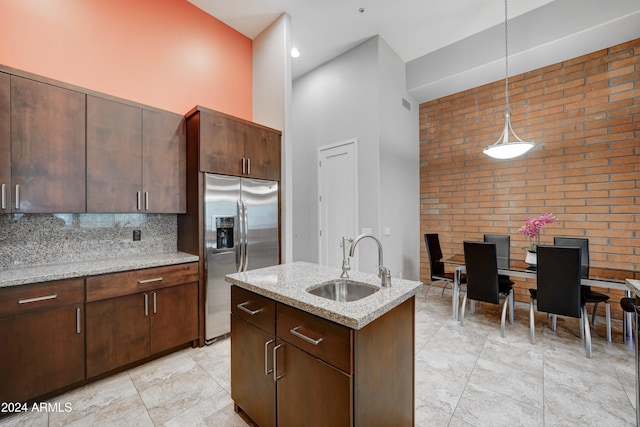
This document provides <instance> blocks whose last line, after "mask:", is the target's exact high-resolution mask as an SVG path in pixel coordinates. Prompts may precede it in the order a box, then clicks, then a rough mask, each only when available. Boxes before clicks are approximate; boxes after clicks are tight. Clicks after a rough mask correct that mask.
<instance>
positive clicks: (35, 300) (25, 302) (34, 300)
mask: <svg viewBox="0 0 640 427" xmlns="http://www.w3.org/2000/svg"><path fill="white" fill-rule="evenodd" d="M56 298H58V294H51V295H46V296H43V297H36V298H26V299H19V300H18V304H28V303H30V302H39V301H46V300H48V299H56Z"/></svg>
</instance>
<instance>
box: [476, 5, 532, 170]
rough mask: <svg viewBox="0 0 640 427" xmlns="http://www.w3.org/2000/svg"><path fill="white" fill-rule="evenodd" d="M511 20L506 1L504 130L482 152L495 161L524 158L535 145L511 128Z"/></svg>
mask: <svg viewBox="0 0 640 427" xmlns="http://www.w3.org/2000/svg"><path fill="white" fill-rule="evenodd" d="M508 28H509V19H508V12H507V0H505V1H504V50H505V56H504V63H505V80H504V98H505V104H506V105H505V111H506V112H505V114H504V129H503V130H502V135H500V138H498V140H497V141H496V142H495V143H493V145H489V146H488V147H486V148H485V149H484V150H482V152H483V153H484V154H486V155H487V156H489V157H493V158H494V159H500V160H505V159H513V158H515V157H518V156H522V155H523V154H524V153H526V152H527V151H529V150H531V149H532V148H533V147H534V146H535V143H534V142H532V141H523V140H521V139H520V138H518V135H516V133H515V132H514V131H513V128H512V127H511V115H510V114H509V30H508ZM509 133H511V134H513V137H514V138H515V140H514V141H509Z"/></svg>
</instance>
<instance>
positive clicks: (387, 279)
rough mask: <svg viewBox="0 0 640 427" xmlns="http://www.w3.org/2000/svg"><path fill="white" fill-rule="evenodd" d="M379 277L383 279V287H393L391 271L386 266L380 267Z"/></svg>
mask: <svg viewBox="0 0 640 427" xmlns="http://www.w3.org/2000/svg"><path fill="white" fill-rule="evenodd" d="M378 277H379V278H381V279H382V287H390V286H391V270H389V269H388V268H387V267H385V266H384V265H379V266H378Z"/></svg>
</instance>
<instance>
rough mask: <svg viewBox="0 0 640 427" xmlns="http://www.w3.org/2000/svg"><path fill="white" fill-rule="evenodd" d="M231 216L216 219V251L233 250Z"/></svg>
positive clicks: (232, 218)
mask: <svg viewBox="0 0 640 427" xmlns="http://www.w3.org/2000/svg"><path fill="white" fill-rule="evenodd" d="M234 220H235V218H234V217H232V216H223V217H216V247H217V248H218V249H226V248H233V223H234Z"/></svg>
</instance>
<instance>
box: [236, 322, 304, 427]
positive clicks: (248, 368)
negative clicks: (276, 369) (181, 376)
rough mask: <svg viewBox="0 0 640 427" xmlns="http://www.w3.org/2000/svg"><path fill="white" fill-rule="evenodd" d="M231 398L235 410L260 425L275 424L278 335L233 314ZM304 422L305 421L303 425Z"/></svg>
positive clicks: (265, 426) (268, 426)
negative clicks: (275, 363)
mask: <svg viewBox="0 0 640 427" xmlns="http://www.w3.org/2000/svg"><path fill="white" fill-rule="evenodd" d="M231 336H232V337H234V336H235V337H242V339H231V378H232V380H231V398H232V399H233V401H234V403H235V409H236V411H238V412H240V411H242V412H244V413H246V414H248V415H249V417H250V418H251V419H252V420H253V421H254V422H255V423H256V424H257V425H259V426H260V427H273V426H275V425H276V387H275V382H274V379H273V357H272V350H273V348H274V346H275V337H274V335H273V333H269V332H267V331H265V330H263V329H261V328H260V327H258V326H257V325H255V324H253V323H251V322H249V321H247V320H245V319H244V318H243V317H242V316H240V315H238V313H237V312H232V314H231ZM300 425H304V424H300Z"/></svg>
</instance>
